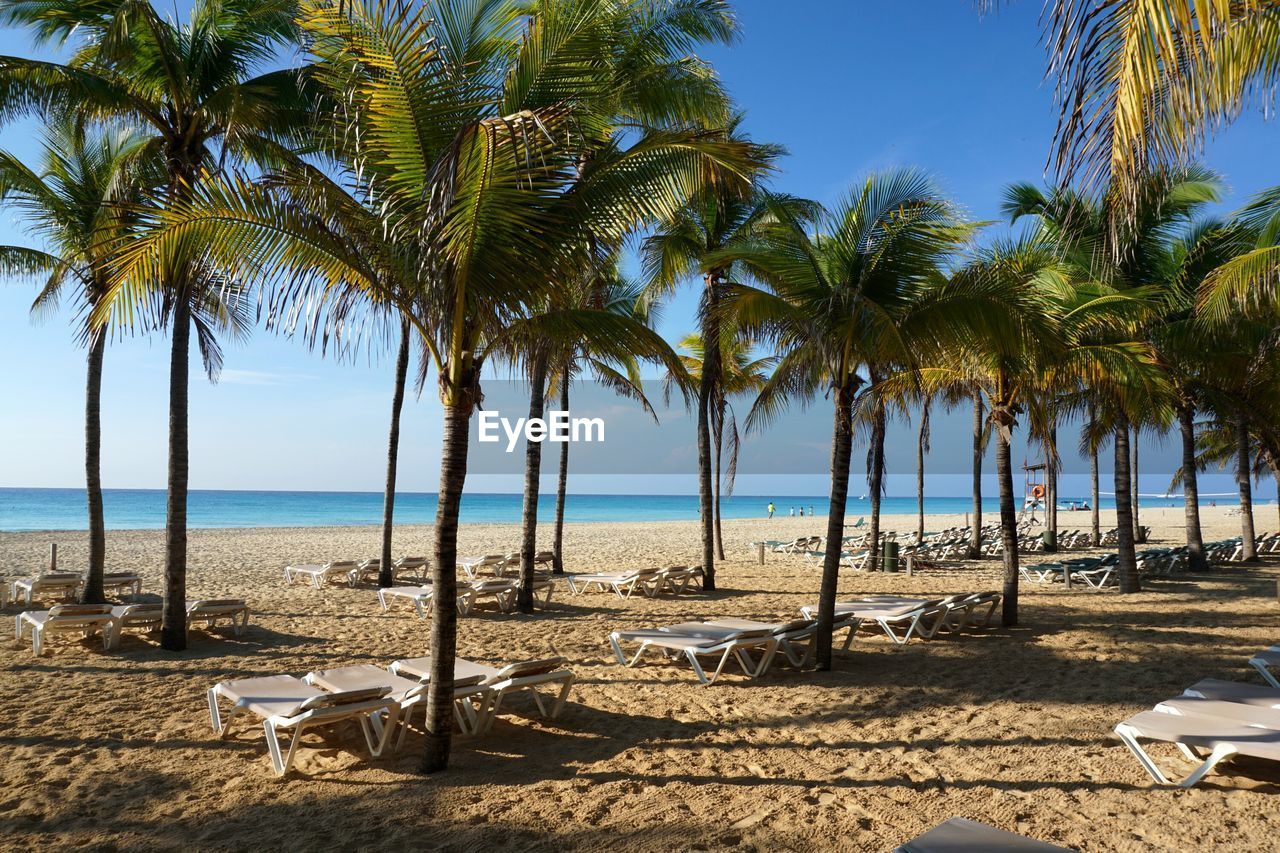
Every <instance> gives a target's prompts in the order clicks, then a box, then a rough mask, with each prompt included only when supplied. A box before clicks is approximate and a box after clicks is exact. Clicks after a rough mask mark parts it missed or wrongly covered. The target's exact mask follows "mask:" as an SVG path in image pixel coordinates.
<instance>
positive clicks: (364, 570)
mask: <svg viewBox="0 0 1280 853" xmlns="http://www.w3.org/2000/svg"><path fill="white" fill-rule="evenodd" d="M381 572H382V560H381V559H379V558H377V557H371V558H369V559H368V560H361V561H360V562H359V563H357V564H356V567H355V568H354V569H352V570H351V571H349V572H347V583H348V585H350V586H356V585H357V584H361V583H364V582H365V581H372V582H373V583H377V582H378V575H379V574H380V573H381Z"/></svg>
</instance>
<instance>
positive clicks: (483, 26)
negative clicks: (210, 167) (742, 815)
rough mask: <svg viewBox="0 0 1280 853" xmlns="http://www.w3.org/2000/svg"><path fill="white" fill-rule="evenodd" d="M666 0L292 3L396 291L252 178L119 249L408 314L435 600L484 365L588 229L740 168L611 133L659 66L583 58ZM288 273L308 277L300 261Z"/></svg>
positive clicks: (610, 50) (442, 740) (665, 143)
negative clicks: (632, 71)
mask: <svg viewBox="0 0 1280 853" xmlns="http://www.w3.org/2000/svg"><path fill="white" fill-rule="evenodd" d="M684 11H685V10H682V9H680V8H677V7H675V6H670V5H668V4H656V3H643V4H639V5H637V4H625V5H623V6H619V5H617V4H613V3H603V2H596V1H595V0H582V2H580V3H577V4H563V3H556V2H550V0H548V2H544V3H535V4H533V6H530V5H528V4H525V3H521V2H515V0H511V1H510V2H492V3H485V4H474V5H465V6H464V5H461V4H455V3H443V2H442V3H437V4H430V5H426V6H422V7H403V6H401V5H400V4H396V3H393V2H391V0H386V2H384V1H383V0H366V2H355V3H353V2H346V1H345V0H308V2H307V3H306V4H305V6H304V8H303V11H302V14H301V16H300V17H301V21H302V25H303V27H304V29H305V31H306V34H307V36H308V39H309V45H310V48H311V51H312V53H313V55H314V57H315V60H316V61H315V65H314V68H315V76H314V79H315V82H316V84H317V86H319V87H320V88H321V89H322V90H323V91H324V92H325V93H327V94H328V95H329V97H330V98H331V102H332V103H335V104H341V105H342V107H341V109H342V112H340V113H339V117H340V118H341V120H342V127H341V128H339V129H338V136H339V137H340V138H341V139H342V140H343V143H342V146H341V147H339V148H338V151H339V153H340V155H341V157H342V159H343V161H344V163H345V168H346V170H347V172H348V174H349V178H350V179H351V180H353V181H355V182H357V183H359V184H360V185H362V186H363V187H365V188H366V190H365V191H366V192H367V193H368V194H369V196H370V197H371V198H376V199H377V201H378V206H377V210H378V211H379V222H378V225H379V227H381V228H383V229H385V230H386V231H387V232H388V233H392V234H395V235H397V236H398V237H399V239H400V240H402V241H404V242H405V243H406V244H407V245H408V246H410V247H411V249H410V250H409V252H410V254H411V255H412V256H413V257H415V258H416V259H417V262H416V265H415V268H416V269H417V277H416V279H415V280H414V288H413V290H412V291H410V292H402V291H401V290H399V289H390V290H388V289H387V288H386V286H385V285H384V283H383V282H382V280H381V279H380V278H379V276H378V275H377V274H376V270H370V269H368V268H367V266H366V265H365V264H364V263H363V261H362V259H360V258H358V257H353V256H352V255H351V253H350V252H348V251H347V249H346V247H345V246H343V245H336V246H334V245H330V244H328V243H327V242H323V241H317V242H312V241H302V242H299V241H298V240H296V239H294V236H293V234H294V231H293V229H292V227H286V226H284V225H281V224H280V223H279V220H281V219H288V218H289V217H291V216H294V217H296V216H298V215H300V214H299V213H298V212H297V211H291V210H290V209H289V207H288V205H287V203H284V202H282V201H281V200H280V199H279V198H278V197H277V198H275V200H274V202H273V200H272V194H271V188H270V187H255V186H253V185H251V184H249V183H248V182H240V183H238V184H237V185H236V186H235V187H234V190H233V191H230V192H223V188H221V187H219V188H218V190H217V192H213V191H210V192H209V193H207V195H208V196H209V198H207V199H206V198H200V199H198V200H197V203H194V204H192V205H190V206H189V207H188V209H185V210H182V209H179V208H177V207H170V208H169V209H167V210H165V211H162V212H161V215H160V217H159V220H160V221H158V222H157V223H156V224H155V227H153V228H151V229H149V231H148V235H147V238H146V239H143V240H139V241H137V245H136V246H134V247H131V250H130V253H131V256H132V257H134V258H135V259H137V263H136V264H135V266H136V267H139V268H141V269H145V268H146V267H147V265H148V263H150V264H152V265H154V264H155V263H157V260H156V259H157V258H160V259H163V256H164V249H166V248H167V247H168V246H170V245H172V244H183V243H188V242H198V243H200V244H201V245H209V246H210V247H211V248H210V251H211V252H213V253H214V254H215V255H216V257H217V260H218V262H219V263H221V264H224V265H227V266H228V267H230V268H232V269H247V270H251V271H253V272H254V273H255V275H256V277H257V278H258V279H259V280H260V281H262V282H263V286H264V287H268V288H273V289H275V290H276V292H277V296H276V297H273V298H274V299H275V300H276V301H277V302H278V303H280V304H282V305H288V304H295V305H306V304H312V302H317V303H335V302H336V303H338V305H337V308H336V309H335V310H337V311H338V312H339V319H342V317H341V315H342V313H343V312H347V313H350V314H352V315H355V314H357V313H358V312H360V311H362V310H364V309H365V306H366V305H367V300H356V299H351V298H350V296H351V294H352V292H353V291H367V292H370V293H373V294H376V295H377V296H378V297H379V298H381V299H384V300H386V301H389V302H391V303H393V304H394V305H395V306H396V307H397V308H398V309H399V310H400V311H401V313H402V314H403V315H404V316H405V317H407V318H409V320H410V322H411V323H412V324H413V326H414V328H415V329H416V330H417V332H418V333H419V334H420V336H421V338H422V343H423V346H424V348H425V350H426V359H427V363H428V364H429V365H430V366H431V367H432V368H433V369H434V372H435V374H436V376H437V381H438V385H439V392H440V399H441V402H442V404H443V408H444V429H443V436H444V448H443V453H442V458H441V470H440V486H439V496H438V501H437V510H436V523H435V547H434V558H433V565H432V582H433V586H434V589H435V590H436V593H435V594H436V596H437V597H438V598H439V599H440V600H442V601H449V600H452V598H453V596H454V593H455V589H456V583H457V577H456V565H457V533H458V513H459V508H460V502H461V498H462V492H463V488H464V485H465V480H466V470H467V453H468V449H469V448H468V443H469V442H468V427H469V424H470V420H471V415H472V412H473V410H474V409H475V407H476V405H477V404H478V403H479V401H480V397H481V388H480V382H481V375H482V370H483V367H484V365H485V363H486V362H487V361H488V360H489V359H490V357H491V356H493V357H496V355H495V354H500V353H502V352H503V351H504V350H503V348H504V347H506V346H508V344H509V342H510V341H511V340H512V339H513V338H519V337H520V336H521V335H527V333H528V329H529V328H530V326H531V324H532V322H533V321H532V320H531V318H533V317H534V316H536V315H537V313H538V311H539V309H540V307H541V306H543V305H544V304H545V299H546V296H547V293H548V290H549V288H550V286H551V285H550V284H549V283H552V282H556V281H566V280H570V279H571V278H572V277H573V276H575V275H579V274H580V273H581V271H582V270H583V269H584V268H585V267H586V266H587V265H588V264H589V263H591V261H592V258H593V253H592V251H591V244H592V241H593V240H594V241H599V242H600V243H602V244H604V245H613V244H616V243H617V241H619V240H621V239H622V238H623V237H625V235H626V234H627V233H629V232H631V231H632V230H634V229H635V228H636V227H637V226H638V225H640V224H642V223H644V222H650V221H655V220H657V219H659V218H661V217H664V216H668V215H670V214H671V213H672V212H674V211H675V210H676V209H678V208H679V207H680V206H681V205H683V204H685V203H686V202H687V201H688V199H689V198H690V197H691V196H692V195H693V194H694V193H695V192H697V191H698V190H699V188H700V187H701V186H702V182H703V180H704V179H705V177H706V176H707V175H709V174H717V175H721V176H725V177H726V178H728V177H730V176H736V178H735V179H736V180H740V181H745V180H746V179H747V177H748V176H749V175H751V174H753V173H754V172H755V171H756V170H757V169H758V168H759V165H760V164H759V158H758V157H756V156H755V152H754V149H753V148H752V147H751V146H749V145H745V144H742V143H737V142H734V141H732V140H726V139H725V137H724V135H723V134H722V133H715V132H708V131H701V130H677V131H665V130H645V129H636V130H635V132H633V133H629V134H626V138H625V144H624V141H620V140H619V139H617V138H616V136H615V134H616V133H617V131H618V129H619V128H618V126H616V125H614V124H613V123H612V120H613V118H614V114H615V111H614V109H613V105H614V104H615V103H616V95H615V93H614V90H615V89H616V88H617V87H618V86H619V85H634V86H646V85H647V86H660V85H661V81H655V80H652V79H639V78H637V79H635V80H631V79H630V78H629V77H627V75H625V74H624V73H623V72H622V71H621V70H620V69H618V68H616V67H614V66H613V65H611V64H609V63H601V62H597V61H596V58H598V57H602V56H613V55H617V52H618V51H620V52H621V55H624V56H625V55H628V53H627V51H626V50H621V48H624V47H626V46H627V45H628V44H630V43H632V42H634V41H636V40H640V41H647V40H648V39H656V40H661V38H662V37H663V34H664V33H666V32H670V31H673V30H676V29H679V27H681V26H683V25H684V22H685V21H686V20H687V17H684V16H683V13H684ZM699 11H700V13H706V14H707V15H708V16H710V17H709V19H708V21H707V26H709V27H710V26H714V25H715V24H716V21H717V20H719V18H718V17H717V16H718V15H719V13H720V12H723V11H724V10H723V7H721V6H720V5H719V4H717V3H711V4H706V3H703V4H699ZM677 40H678V39H677ZM691 62H693V64H697V63H696V61H691ZM655 102H657V101H656V100H655ZM588 155H589V156H588ZM214 196H218V197H217V198H214ZM206 202H207V203H206ZM260 208H262V209H268V210H269V211H270V215H269V216H263V217H259V218H258V219H256V220H254V221H253V222H252V223H250V224H248V225H246V223H245V216H244V214H245V212H246V211H252V210H255V209H260ZM273 221H274V222H276V224H275V225H274V226H273V225H272V222H273ZM300 268H309V269H310V273H308V274H305V275H301V276H299V275H297V274H296V273H297V271H298V270H299V269H300ZM612 322H613V320H611V318H610V317H609V316H608V315H607V314H606V313H604V312H587V313H584V312H582V311H574V310H567V311H565V312H562V316H561V317H560V318H559V320H558V322H557V324H558V325H559V326H560V327H561V329H563V328H564V327H571V326H573V325H575V324H576V325H577V326H578V332H579V333H580V334H583V333H585V332H586V331H587V330H588V329H589V328H590V326H592V325H602V324H603V325H608V324H610V323H612ZM614 330H615V331H616V333H617V336H616V338H615V339H614V345H615V346H616V347H617V348H618V349H619V350H626V351H629V352H637V353H641V354H651V353H658V354H661V353H662V352H663V351H664V350H665V351H666V352H669V347H667V346H666V344H665V343H664V342H662V341H661V339H660V338H658V337H657V335H656V334H653V333H652V332H649V331H642V330H639V329H636V328H635V327H634V326H627V327H626V328H625V329H624V328H622V327H621V326H620V325H619V324H616V323H614ZM565 337H567V336H565ZM456 639H457V638H456V614H455V612H454V609H453V608H449V607H439V608H435V609H434V610H433V613H432V620H431V628H430V645H431V654H432V665H431V679H430V680H431V684H432V687H431V689H430V691H429V695H428V701H427V705H428V709H427V710H428V713H427V728H428V736H427V741H426V748H425V751H424V754H423V761H422V769H423V770H424V771H425V772H434V771H438V770H442V769H444V768H445V767H447V765H448V757H449V750H450V743H451V731H452V714H453V691H452V684H453V665H454V659H455V650H456Z"/></svg>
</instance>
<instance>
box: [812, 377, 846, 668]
mask: <svg viewBox="0 0 1280 853" xmlns="http://www.w3.org/2000/svg"><path fill="white" fill-rule="evenodd" d="M853 394H854V385H853V383H852V382H846V383H845V384H844V385H842V386H841V387H839V388H837V389H836V394H835V398H836V399H835V423H834V426H833V428H832V434H831V509H830V511H829V512H828V514H827V552H826V554H825V556H823V558H822V586H821V588H820V590H819V592H818V633H817V636H816V637H815V638H814V642H816V643H817V644H818V645H817V662H818V669H820V670H829V669H831V626H832V625H833V624H834V623H835V615H836V587H837V586H838V585H839V581H840V550H841V548H840V543H841V541H842V540H843V539H844V513H845V506H846V504H847V503H848V501H849V457H850V456H851V455H852V451H853Z"/></svg>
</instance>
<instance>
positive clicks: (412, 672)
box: [390, 655, 574, 734]
mask: <svg viewBox="0 0 1280 853" xmlns="http://www.w3.org/2000/svg"><path fill="white" fill-rule="evenodd" d="M390 669H391V671H392V672H394V673H396V674H397V675H403V676H406V677H408V678H414V679H417V680H419V681H422V682H427V681H428V680H429V679H430V677H431V656H430V655H426V656H424V657H420V658H405V659H403V660H398V661H395V662H393V663H392V664H391V666H390ZM453 677H454V680H455V683H456V682H457V681H458V680H461V679H474V678H478V679H479V680H478V681H477V682H476V684H477V686H478V687H480V688H483V689H484V690H487V691H488V692H489V703H488V708H487V711H486V712H485V717H484V719H483V720H482V721H481V728H480V729H479V731H480V733H481V734H483V733H484V732H486V731H488V730H489V729H490V728H491V727H492V726H493V719H494V717H496V716H497V714H498V712H499V711H500V710H501V709H502V700H503V698H504V697H506V696H508V695H510V694H512V693H521V692H523V693H528V694H529V695H530V696H531V697H532V698H533V702H534V704H535V705H537V707H538V713H540V714H542V716H544V717H548V718H551V719H554V718H555V717H556V716H558V715H559V714H560V711H561V710H563V709H564V705H565V702H566V701H567V700H568V698H569V691H570V690H571V689H572V688H573V681H574V676H573V673H572V672H571V671H569V670H567V669H565V668H564V658H562V657H554V658H546V659H544V660H529V661H520V662H518V663H512V664H507V665H506V666H504V667H501V668H497V667H492V666H485V665H484V664H480V663H475V662H473V661H469V660H463V659H462V658H458V659H456V660H454V662H453ZM543 685H559V690H558V692H557V693H556V694H555V698H553V699H551V700H549V701H548V699H547V698H546V697H544V696H543V695H542V694H541V693H539V692H538V690H537V688H538V687H540V686H543Z"/></svg>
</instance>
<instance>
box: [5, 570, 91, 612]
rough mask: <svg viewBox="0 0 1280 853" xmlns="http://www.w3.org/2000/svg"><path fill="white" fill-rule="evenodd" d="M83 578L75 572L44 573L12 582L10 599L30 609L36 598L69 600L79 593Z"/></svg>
mask: <svg viewBox="0 0 1280 853" xmlns="http://www.w3.org/2000/svg"><path fill="white" fill-rule="evenodd" d="M82 580H83V578H81V577H80V575H78V574H77V573H75V572H46V573H45V574H43V575H36V576H34V577H29V578H19V579H18V580H16V581H14V582H13V587H12V596H11V597H12V598H13V600H14V601H15V602H18V601H21V602H22V603H23V604H25V605H26V606H28V607H30V606H31V603H32V602H33V601H35V599H37V598H52V597H57V598H71V597H72V596H74V595H75V594H76V593H77V592H79V591H80V583H81V581H82Z"/></svg>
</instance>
